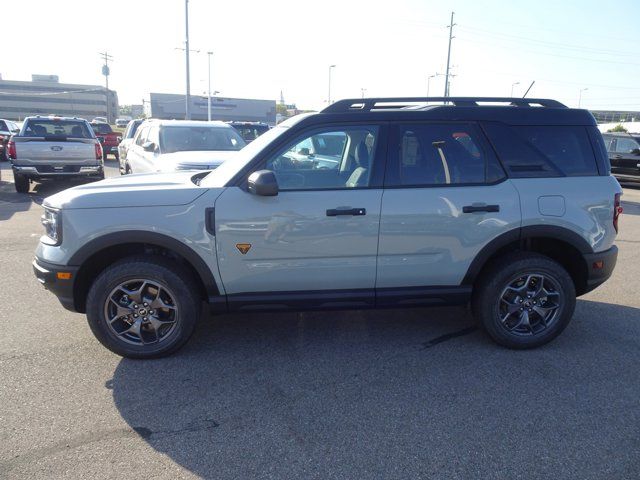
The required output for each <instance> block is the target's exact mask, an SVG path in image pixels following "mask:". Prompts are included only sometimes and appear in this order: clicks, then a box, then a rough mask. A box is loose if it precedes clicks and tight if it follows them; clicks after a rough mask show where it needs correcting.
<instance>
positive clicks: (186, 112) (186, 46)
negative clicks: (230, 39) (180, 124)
mask: <svg viewBox="0 0 640 480" xmlns="http://www.w3.org/2000/svg"><path fill="white" fill-rule="evenodd" d="M184 30H185V42H184V56H185V60H186V62H185V63H186V66H187V96H186V98H185V105H184V118H185V120H191V82H190V79H189V0H184Z"/></svg>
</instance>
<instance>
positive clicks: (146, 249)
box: [68, 230, 220, 312]
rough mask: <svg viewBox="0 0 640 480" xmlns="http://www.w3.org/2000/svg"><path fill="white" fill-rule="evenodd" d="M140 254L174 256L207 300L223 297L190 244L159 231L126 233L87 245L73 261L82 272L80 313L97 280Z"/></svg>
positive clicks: (77, 299)
mask: <svg viewBox="0 0 640 480" xmlns="http://www.w3.org/2000/svg"><path fill="white" fill-rule="evenodd" d="M140 253H148V254H160V255H165V256H168V257H171V258H173V259H175V260H177V261H179V262H181V263H182V264H184V266H185V267H187V269H188V270H189V271H190V272H191V273H192V274H193V276H194V279H195V280H196V281H197V282H198V283H199V286H200V289H201V291H200V292H199V293H200V294H201V296H202V297H203V299H204V300H207V301H209V302H212V301H213V299H215V298H220V290H219V288H218V285H217V283H216V280H215V278H214V277H213V274H212V273H211V270H210V269H209V267H208V266H207V264H206V263H205V261H204V260H203V259H202V258H201V257H200V256H199V255H198V254H197V253H196V252H195V251H194V250H193V249H192V248H190V247H189V246H188V245H185V244H184V243H182V242H180V241H179V240H177V239H175V238H172V237H169V236H168V235H164V234H161V233H157V232H148V231H144V230H141V231H130V230H128V231H123V232H113V233H109V234H106V235H103V236H101V237H98V238H95V239H93V240H91V241H90V242H88V243H87V244H85V245H83V246H82V247H81V248H80V249H79V250H78V251H77V252H76V253H75V254H74V255H73V256H72V257H71V258H70V259H69V262H68V264H69V265H70V266H78V267H79V270H78V273H77V275H76V278H75V282H74V305H75V309H76V311H78V312H84V311H85V310H86V297H87V293H88V291H89V288H90V287H91V284H92V283H93V280H94V279H95V278H96V277H97V275H99V274H100V272H102V271H103V270H104V268H106V267H107V266H109V265H111V264H112V263H114V262H115V261H117V260H120V259H122V258H126V257H128V256H131V255H136V254H140Z"/></svg>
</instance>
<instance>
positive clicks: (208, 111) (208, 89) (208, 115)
mask: <svg viewBox="0 0 640 480" xmlns="http://www.w3.org/2000/svg"><path fill="white" fill-rule="evenodd" d="M211 55H213V52H207V64H208V67H209V84H208V87H207V120H208V121H211Z"/></svg>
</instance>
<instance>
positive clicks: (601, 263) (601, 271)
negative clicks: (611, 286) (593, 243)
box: [583, 245, 618, 293]
mask: <svg viewBox="0 0 640 480" xmlns="http://www.w3.org/2000/svg"><path fill="white" fill-rule="evenodd" d="M583 257H584V261H585V263H586V265H587V284H586V290H585V291H584V293H587V292H590V291H591V290H593V289H595V288H597V287H599V286H600V285H602V284H603V283H604V282H606V281H607V280H608V279H609V277H610V276H611V274H612V273H613V269H614V268H615V266H616V262H617V260H618V247H616V246H615V245H614V246H613V247H611V248H610V249H609V250H605V251H604V252H598V253H588V254H583Z"/></svg>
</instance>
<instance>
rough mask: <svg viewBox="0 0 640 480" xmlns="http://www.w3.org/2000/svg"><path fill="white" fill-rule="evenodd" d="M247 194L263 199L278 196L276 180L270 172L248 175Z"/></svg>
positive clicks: (259, 171)
mask: <svg viewBox="0 0 640 480" xmlns="http://www.w3.org/2000/svg"><path fill="white" fill-rule="evenodd" d="M248 184H249V192H250V193H252V194H254V195H260V196H263V197H274V196H276V195H278V180H277V179H276V174H275V173H273V172H272V171H271V170H258V171H257V172H253V173H252V174H251V175H249V181H248Z"/></svg>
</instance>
